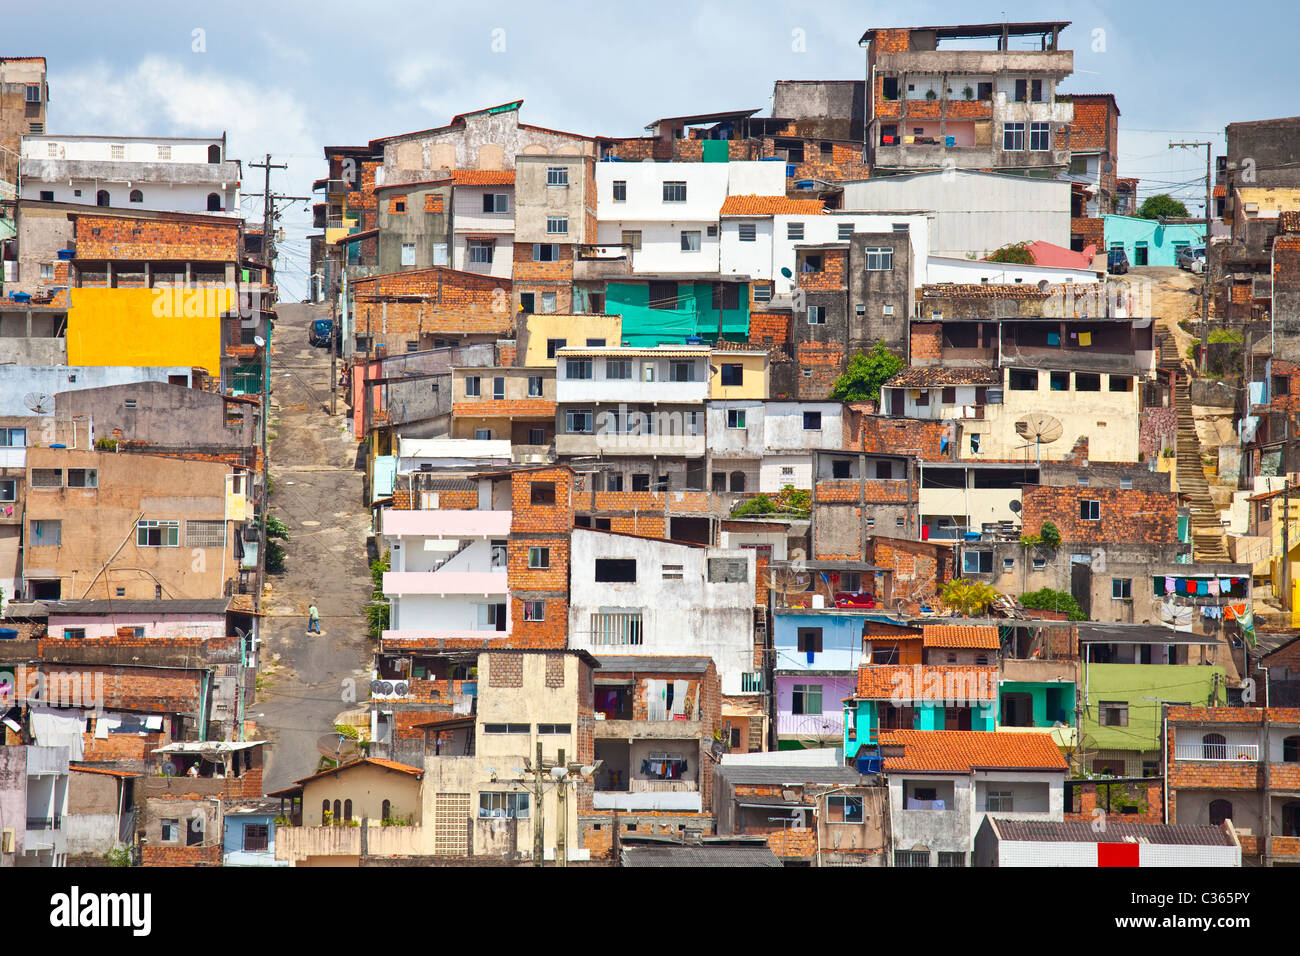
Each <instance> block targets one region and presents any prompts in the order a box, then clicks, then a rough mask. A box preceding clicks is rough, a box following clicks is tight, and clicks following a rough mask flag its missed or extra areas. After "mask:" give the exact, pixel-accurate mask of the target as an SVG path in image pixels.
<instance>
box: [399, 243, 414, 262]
mask: <svg viewBox="0 0 1300 956" xmlns="http://www.w3.org/2000/svg"><path fill="white" fill-rule="evenodd" d="M402 265H404V266H413V265H415V243H413V242H404V243H402Z"/></svg>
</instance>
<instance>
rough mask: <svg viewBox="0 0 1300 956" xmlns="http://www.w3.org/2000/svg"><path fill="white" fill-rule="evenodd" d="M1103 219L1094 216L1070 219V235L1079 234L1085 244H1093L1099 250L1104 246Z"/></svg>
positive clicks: (1104, 230)
mask: <svg viewBox="0 0 1300 956" xmlns="http://www.w3.org/2000/svg"><path fill="white" fill-rule="evenodd" d="M1105 225H1106V223H1105V220H1104V219H1100V218H1098V217H1096V216H1081V217H1076V218H1073V219H1071V220H1070V235H1071V236H1081V237H1082V238H1083V244H1084V245H1085V246H1089V245H1093V246H1096V247H1097V248H1098V249H1099V250H1100V249H1104V248H1106V241H1105V240H1106V236H1105V232H1106V229H1105Z"/></svg>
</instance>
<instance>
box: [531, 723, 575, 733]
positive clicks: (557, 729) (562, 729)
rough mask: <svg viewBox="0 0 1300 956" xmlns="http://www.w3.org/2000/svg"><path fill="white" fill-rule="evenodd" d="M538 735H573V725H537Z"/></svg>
mask: <svg viewBox="0 0 1300 956" xmlns="http://www.w3.org/2000/svg"><path fill="white" fill-rule="evenodd" d="M537 732H538V733H539V734H548V735H557V734H571V733H573V724H538V725H537Z"/></svg>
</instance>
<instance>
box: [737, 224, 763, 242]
mask: <svg viewBox="0 0 1300 956" xmlns="http://www.w3.org/2000/svg"><path fill="white" fill-rule="evenodd" d="M736 229H737V232H738V233H739V234H740V241H741V242H754V241H755V239H757V237H758V227H757V225H756V224H755V223H752V222H742V223H740V224H739V225H738V226H737V227H736Z"/></svg>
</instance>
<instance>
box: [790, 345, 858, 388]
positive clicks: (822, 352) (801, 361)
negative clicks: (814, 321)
mask: <svg viewBox="0 0 1300 956" xmlns="http://www.w3.org/2000/svg"><path fill="white" fill-rule="evenodd" d="M795 361H796V362H797V363H798V365H799V368H800V370H801V371H800V374H799V377H798V379H797V382H798V385H797V394H798V397H799V398H800V399H801V400H803V401H819V400H825V399H828V398H830V394H831V388H832V386H834V384H835V380H836V379H837V378H839V377H840V375H841V374H842V373H843V371H844V364H845V361H846V358H845V354H844V348H843V347H842V346H839V345H819V344H816V343H812V342H809V343H804V344H802V345H799V346H798V347H797V348H796V349H795ZM803 371H811V372H812V375H811V376H804V375H803Z"/></svg>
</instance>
